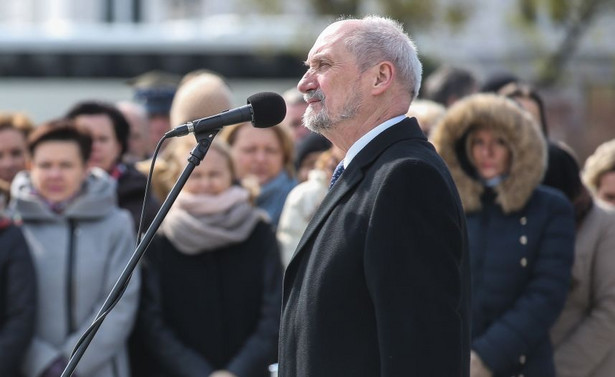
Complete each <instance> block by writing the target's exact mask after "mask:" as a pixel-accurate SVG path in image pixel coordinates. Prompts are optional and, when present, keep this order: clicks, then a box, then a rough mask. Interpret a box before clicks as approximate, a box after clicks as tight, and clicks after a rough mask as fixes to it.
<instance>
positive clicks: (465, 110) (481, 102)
mask: <svg viewBox="0 0 615 377" xmlns="http://www.w3.org/2000/svg"><path fill="white" fill-rule="evenodd" d="M476 128H489V129H493V130H494V131H496V132H497V133H498V134H499V135H501V136H502V137H503V138H504V140H505V142H506V145H508V147H509V148H510V150H511V168H510V172H509V174H508V176H507V177H506V178H505V179H504V180H502V182H501V183H500V184H498V185H497V186H496V187H495V192H496V194H497V199H496V202H497V203H498V204H499V205H500V207H501V208H502V210H503V211H504V213H511V212H515V211H518V210H520V209H521V208H523V207H524V206H525V204H526V203H527V201H528V200H529V198H530V196H531V194H532V192H533V191H534V189H535V188H536V187H537V186H538V185H539V184H540V182H541V181H542V178H543V175H544V172H545V169H546V166H547V148H546V142H545V139H544V137H543V135H542V133H541V132H540V129H539V127H538V125H537V124H536V122H535V121H534V120H533V119H532V118H531V116H530V115H529V114H527V113H526V112H525V111H523V110H521V109H520V108H519V106H518V105H517V104H515V103H514V102H513V101H511V100H509V99H507V98H504V97H501V96H496V95H493V94H475V95H472V96H469V97H467V98H464V99H462V100H460V101H458V102H456V103H455V104H454V105H453V106H452V107H451V108H450V109H449V110H448V111H447V113H446V115H445V116H444V118H442V119H441V120H440V122H439V123H438V124H437V126H436V127H435V129H434V131H433V133H432V135H431V141H432V142H433V144H434V145H435V147H436V149H437V150H438V153H439V154H440V155H441V156H442V158H443V159H444V161H446V164H447V165H448V167H449V169H450V171H451V174H452V176H453V179H454V180H455V183H456V184H457V188H458V190H459V194H460V196H461V200H462V202H463V206H464V209H465V211H466V212H475V211H478V210H480V209H481V201H480V197H481V194H482V193H483V191H484V185H483V183H482V182H481V181H480V179H478V176H477V174H476V170H475V169H474V167H473V166H472V164H471V163H470V161H469V159H468V157H467V152H466V139H467V136H468V134H469V133H470V131H472V130H474V129H476Z"/></svg>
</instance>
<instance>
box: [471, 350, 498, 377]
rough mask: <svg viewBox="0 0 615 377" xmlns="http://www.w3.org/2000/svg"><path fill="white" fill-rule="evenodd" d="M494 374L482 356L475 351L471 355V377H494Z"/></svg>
mask: <svg viewBox="0 0 615 377" xmlns="http://www.w3.org/2000/svg"><path fill="white" fill-rule="evenodd" d="M492 376H493V373H492V372H491V370H489V368H487V366H486V365H485V363H483V361H482V360H481V358H480V356H478V354H477V353H476V352H474V351H472V352H471V353H470V377H492Z"/></svg>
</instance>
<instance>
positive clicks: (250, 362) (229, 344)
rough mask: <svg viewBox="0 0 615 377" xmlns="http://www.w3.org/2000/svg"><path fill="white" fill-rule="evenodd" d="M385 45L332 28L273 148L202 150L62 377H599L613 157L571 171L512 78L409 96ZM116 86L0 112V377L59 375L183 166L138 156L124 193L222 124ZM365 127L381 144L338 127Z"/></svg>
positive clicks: (179, 161)
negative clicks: (99, 94)
mask: <svg viewBox="0 0 615 377" xmlns="http://www.w3.org/2000/svg"><path fill="white" fill-rule="evenodd" d="M400 33H401V32H400V31H399V30H398V29H396V26H395V25H393V24H392V23H390V20H384V19H381V18H378V17H372V18H366V19H363V20H346V21H340V22H337V23H334V24H332V25H331V26H330V27H329V28H327V29H326V30H325V31H324V32H323V34H322V35H321V37H319V39H318V40H317V42H316V44H315V47H314V49H312V51H311V52H310V54H309V56H308V64H309V65H308V72H307V73H306V75H305V76H304V77H303V78H301V80H300V81H299V84H298V89H296V88H291V89H289V90H288V91H287V92H285V93H283V98H284V100H285V102H286V104H287V114H286V118H285V119H284V121H283V122H282V123H281V124H279V125H276V126H273V127H269V128H262V129H261V128H254V127H252V126H251V125H250V123H241V124H237V125H233V126H229V127H225V128H224V129H223V130H222V131H221V132H220V134H219V135H218V136H217V137H216V139H215V140H214V142H213V143H212V144H211V148H210V149H209V151H208V153H207V155H206V157H205V158H204V160H203V161H202V162H201V164H200V165H199V166H197V167H196V168H195V170H194V171H193V172H192V174H191V176H190V177H189V179H188V181H187V182H186V184H185V186H184V187H183V189H182V190H181V192H180V194H179V196H178V197H177V199H176V201H175V202H174V204H173V206H172V207H171V208H170V210H169V212H168V214H167V216H166V217H165V219H164V220H163V222H162V223H161V226H160V228H159V229H158V231H157V232H156V235H155V237H154V239H153V241H152V242H151V244H150V245H149V248H148V250H147V252H146V253H145V255H144V257H143V259H142V260H141V262H140V264H139V268H137V270H135V271H134V273H133V275H132V278H131V281H130V283H129V284H128V285H127V286H126V287H125V289H124V291H123V295H122V298H121V299H120V300H119V302H118V303H117V304H116V305H115V306H114V308H113V310H112V311H111V312H110V313H109V315H108V316H107V318H106V319H105V321H104V323H103V324H102V326H101V327H100V329H99V331H98V333H97V335H96V336H95V337H94V339H93V341H92V343H91V344H90V346H89V348H88V350H87V352H86V353H85V354H84V356H83V358H82V360H81V361H80V362H79V364H78V365H77V368H76V370H75V374H74V375H75V376H79V377H111V376H114V377H131V376H132V377H151V376H153V377H175V376H178V377H184V376H186V377H191V376H195V377H196V376H200V377H207V376H210V377H251V376H253V377H266V376H268V375H269V369H268V368H269V366H270V365H272V364H275V363H277V362H278V361H280V362H281V364H280V366H281V369H280V372H281V374H280V375H281V376H282V377H295V376H309V375H314V376H316V375H318V376H319V377H326V376H328V375H332V376H333V375H336V376H343V375H348V376H359V375H366V376H367V375H373V374H372V373H376V372H374V371H379V373H380V375H382V376H393V375H399V374H397V373H398V372H400V371H408V373H411V372H412V371H415V372H416V373H419V372H420V371H429V370H432V371H438V370H440V371H444V370H445V368H446V366H444V367H443V366H442V365H444V364H447V363H443V362H438V361H436V359H432V357H433V355H435V354H439V355H440V356H441V357H443V359H442V360H448V361H449V363H448V364H451V363H452V364H459V368H461V369H464V368H465V369H467V371H469V374H465V373H460V374H458V375H459V376H470V377H499V376H511V375H515V376H526V377H532V376H540V377H549V376H553V377H554V376H562V377H574V376H577V377H579V376H589V377H603V376H610V375H612V373H613V371H615V273H614V272H615V140H611V141H605V142H604V143H603V144H602V145H600V146H599V147H598V148H596V150H595V153H594V154H593V155H591V156H590V157H589V158H588V159H587V160H586V162H585V163H584V164H583V166H580V165H579V162H578V160H577V157H576V155H575V152H574V151H573V150H572V149H571V148H570V147H568V146H567V145H565V144H563V143H561V142H560V141H557V140H552V139H551V138H550V135H549V127H548V123H547V115H548V114H547V112H546V110H545V106H544V102H543V99H542V97H541V95H540V93H539V90H537V89H536V88H534V87H532V85H531V83H529V82H527V81H525V80H523V79H521V78H519V77H516V76H513V75H498V76H494V77H493V78H489V79H487V80H484V82H481V81H480V80H479V79H478V78H477V77H478V76H477V75H476V74H475V73H473V72H471V71H470V70H468V69H466V68H461V67H454V66H449V65H443V66H441V67H440V68H438V69H437V70H436V71H434V72H433V73H431V74H430V75H429V76H428V77H426V78H425V79H424V80H422V81H423V87H422V89H421V91H420V92H419V88H420V87H421V65H420V62H419V61H418V58H417V55H416V50H415V47H414V45H413V44H412V43H411V42H409V39H407V38H406V37H403V33H402V34H400ZM382 35H386V38H385V39H384V40H386V41H390V43H391V44H395V43H401V45H403V46H404V47H403V48H401V49H394V48H392V49H389V50H387V48H384V47H382V44H381V43H380V42H377V41H379V40H380V39H378V38H380V37H382ZM400 36H401V37H400ZM338 39H339V40H343V41H344V42H345V44H339V43H338ZM370 43H371V44H370ZM404 49H405V50H404ZM391 51H393V52H391ZM395 51H396V52H395ZM399 51H405V52H403V54H409V56H410V57H411V58H412V59H415V60H412V61H409V62H407V63H400V62H399V61H398V60H399V59H397V60H395V59H393V58H391V56H390V54H395V53H400V52H399ZM340 62H341V63H340ZM383 62H384V63H383ZM391 62H392V63H391ZM374 67H375V68H374ZM329 69H331V71H328V70H329ZM370 75H371V76H370ZM356 77H359V79H356ZM298 79H299V78H298ZM344 80H346V81H344ZM131 84H132V85H133V86H134V88H135V97H134V98H133V99H132V100H130V101H123V102H119V103H111V102H107V101H105V100H104V99H100V98H94V99H92V98H84V99H83V100H82V101H80V102H78V103H74V104H69V106H67V108H66V109H60V111H58V114H57V117H55V118H54V119H49V120H46V121H44V122H42V123H41V124H34V122H32V121H31V120H30V118H29V117H28V114H26V113H18V112H13V111H11V110H10V109H2V111H1V112H0V376H3V377H18V376H24V377H59V376H60V375H61V374H62V372H63V370H64V368H65V367H66V366H67V363H68V360H69V358H70V357H71V354H72V351H73V348H74V347H75V345H76V344H77V341H78V339H79V338H80V337H81V335H82V334H83V332H84V331H85V330H86V329H87V328H88V327H89V326H90V324H91V323H92V320H93V319H94V318H95V316H96V315H97V313H98V311H99V309H100V308H101V306H102V304H103V302H104V301H105V299H106V297H107V295H108V293H109V292H110V291H111V289H112V287H113V285H114V284H115V281H116V279H117V278H118V276H119V275H120V274H121V272H122V271H123V269H124V267H125V265H126V263H127V261H128V260H129V258H130V257H131V255H132V253H133V252H134V250H135V248H136V242H137V239H138V236H139V235H142V234H143V233H144V232H145V230H146V229H147V228H148V227H149V226H150V224H151V223H152V221H153V219H154V217H155V215H156V214H157V212H158V209H159V208H160V205H161V203H162V202H164V200H165V199H166V197H167V195H168V194H169V192H170V190H171V189H172V187H173V186H174V184H175V183H176V181H177V179H178V177H179V176H180V174H181V172H182V169H183V168H184V165H185V164H186V161H187V158H188V157H189V155H190V150H191V149H192V148H193V147H194V145H195V144H196V141H195V140H194V138H193V137H183V138H175V139H173V140H171V141H166V142H165V143H164V144H162V148H161V152H160V154H159V155H158V156H157V160H156V164H155V166H154V169H153V174H152V176H151V177H150V178H151V186H149V187H148V186H146V183H147V178H148V175H149V174H150V165H151V163H152V159H151V158H152V153H153V152H154V150H155V149H156V146H157V143H158V142H159V140H160V138H161V137H162V136H163V135H164V133H165V132H166V131H168V130H169V129H171V128H172V127H173V126H177V125H180V124H183V123H185V122H187V121H190V120H193V119H198V118H202V117H206V116H210V115H214V114H218V113H220V112H223V111H225V110H227V109H230V108H231V107H233V104H232V91H231V88H230V87H229V86H228V84H227V83H226V82H225V80H224V77H221V76H220V75H218V74H217V73H216V72H212V71H208V70H199V71H194V72H188V73H186V74H185V75H184V76H182V77H178V76H175V75H172V74H167V73H164V72H149V73H146V74H144V75H142V76H139V77H138V78H135V79H134V80H133V81H132V82H131ZM368 87H369V89H366V88H368ZM419 93H420V94H419ZM417 96H418V98H417ZM326 101H332V102H326ZM315 103H319V104H320V103H324V104H326V105H315ZM0 106H1V105H0ZM316 106H322V109H323V110H322V111H323V113H316V110H314V109H315V108H316ZM324 112H328V113H326V114H325V113H324ZM323 114H324V115H323ZM331 114H333V116H331V117H330V118H327V117H326V116H325V115H331ZM372 117H373V118H374V119H378V120H377V121H374V124H373V126H378V125H379V124H380V125H381V126H382V125H385V127H382V128H379V129H378V132H380V133H381V134H378V135H377V134H370V132H371V131H370V132H368V131H369V129H368V128H367V125H369V124H368V123H367V122H363V123H358V122H356V119H357V118H360V119H368V120H371V119H372ZM389 120H390V121H389ZM393 120H396V121H397V122H394V121H393ZM385 121H389V122H388V123H387V122H385ZM353 122H354V123H353ZM382 122H384V123H382ZM358 124H361V126H358ZM306 126H308V127H306ZM334 126H335V127H337V128H335V127H334ZM353 127H354V128H353ZM360 127H366V128H365V129H361V128H360ZM379 127H380V126H379ZM419 127H420V129H419ZM376 128H378V127H374V129H376ZM415 128H416V130H415ZM372 131H373V130H372ZM415 131H416V132H415ZM323 135H324V136H323ZM364 135H371V136H370V137H371V138H372V139H371V140H375V141H377V140H380V143H381V144H382V145H380V146H378V147H377V146H376V143H373V142H371V141H369V140H368V141H365V143H364V145H362V149H359V150H357V149H356V146H355V145H354V144H353V143H354V142H356V141H357V140H359V141H360V140H362V139H361V138H360V137H359V136H364ZM325 136H326V138H325ZM387 138H388V139H387ZM383 140H384V141H386V143H389V144H390V146H389V145H388V144H386V143H384V141H383ZM385 144H386V147H385V146H384V145H385ZM404 148H405V149H404ZM364 151H365V152H364ZM407 151H410V152H407ZM368 154H369V155H368ZM449 173H450V176H449V175H448V174H449ZM404 175H405V176H404ZM339 176H341V177H342V180H341V181H338V182H339V183H337V184H333V183H331V179H332V178H335V179H337V178H338V177H339ZM365 177H367V178H365ZM400 177H401V178H400ZM418 181H422V183H421V185H419V183H418ZM425 182H427V183H425ZM428 184H429V185H428ZM457 193H458V194H457ZM449 194H450V197H449V196H448V195H449ZM145 197H147V198H148V199H147V200H146V201H145V200H144V198H145ZM393 199H395V200H393ZM323 208H324V209H323ZM315 216H316V217H315ZM313 219H314V221H312V220H313ZM139 231H140V233H139ZM438 232H440V233H444V234H435V233H438ZM385 251H386V253H385ZM457 252H458V253H457ZM357 255H360V257H357ZM434 263H437V264H439V266H438V268H433V269H432V267H433V264H434ZM287 267H288V269H287V270H286V271H287V275H288V276H286V277H284V271H285V269H286V268H287ZM332 271H335V274H333V273H332ZM468 271H469V273H468ZM453 272H454V276H452V275H451V276H449V275H450V274H452V273H453ZM419 278H420V279H423V280H421V281H420V282H419V281H418V279H419ZM284 279H286V281H285V282H284V284H285V285H284V289H283V280H284ZM430 279H440V280H433V281H431V280H430ZM466 280H467V281H466ZM466 283H467V285H468V286H467V287H464V284H466ZM391 286H394V287H395V289H391ZM398 288H399V289H398ZM465 288H467V290H468V292H469V293H470V295H469V296H466V292H465V291H464V289H465ZM469 297H471V299H470V298H469ZM404 300H407V301H408V302H405V303H401V304H400V302H403V301H404ZM396 305H397V306H396ZM464 305H467V308H465V307H464ZM399 307H402V308H403V310H399V311H396V310H397V309H398V308H399ZM451 307H454V310H450V311H449V309H451ZM328 308H333V309H328ZM421 309H425V311H423V312H421V314H419V310H421ZM466 309H467V313H466ZM370 310H373V313H372V312H370ZM345 311H348V312H352V318H348V317H349V316H348V315H347V314H346V312H345ZM404 316H406V317H404ZM430 320H431V321H432V322H434V324H433V325H428V324H427V323H428V322H429V321H430ZM450 321H453V322H454V321H459V323H458V324H457V325H458V326H459V327H454V326H452V325H451V323H450ZM466 321H468V322H467V323H466ZM464 323H466V324H467V326H466V325H464ZM417 324H418V327H419V328H420V330H421V331H418V330H417V328H415V327H411V326H416V325H417ZM434 326H437V328H438V330H437V331H436V330H434ZM322 331H326V332H329V334H328V336H329V338H327V342H326V346H322V344H320V343H319V342H322V339H323V338H322ZM405 331H414V332H415V334H416V339H414V340H413V341H412V342H404V341H403V339H402V337H403V334H404V332H405ZM351 332H355V333H354V334H352V336H349V335H348V334H349V333H351ZM356 333H361V334H363V335H361V336H360V337H359V336H358V335H357V334H356ZM280 334H281V336H282V337H283V339H282V338H280ZM447 336H450V337H451V338H452V339H454V340H455V342H457V344H455V345H454V347H450V348H448V349H446V350H444V349H442V350H439V351H438V350H435V349H430V347H431V348H437V347H438V346H440V345H441V344H440V343H438V341H436V339H435V338H438V339H440V338H442V337H447ZM374 339H378V340H377V342H376V343H374V344H370V342H371V341H372V340H374ZM465 341H467V342H468V344H467V345H465V344H464V343H463V342H465ZM421 342H423V344H422V346H419V343H421ZM298 343H301V344H298ZM400 345H403V347H406V346H407V347H410V348H408V349H405V350H401V351H400V350H399V349H395V347H398V348H399V347H400ZM389 348H390V349H389ZM423 348H424V349H423ZM466 348H467V349H466ZM466 351H467V355H461V356H460V358H459V359H458V360H456V359H455V355H453V354H454V353H456V352H457V353H459V352H461V353H463V352H466ZM334 352H338V354H337V355H336V354H333V353H334ZM384 352H390V354H389V353H387V355H388V357H390V359H384V356H383V354H382V353H384ZM410 352H414V353H416V356H417V357H419V356H420V358H421V359H422V360H421V361H420V362H419V361H416V360H412V361H409V356H408V353H410ZM445 354H446V355H445ZM297 355H298V356H297ZM449 356H450V357H451V359H447V357H449ZM466 356H467V357H466ZM291 358H292V361H290V359H291ZM320 358H322V360H326V361H323V362H322V363H321V364H319V365H318V366H314V365H313V364H318V363H319V362H320V361H321V359H320ZM327 358H331V359H336V360H335V361H331V360H327ZM395 358H405V360H404V362H400V361H399V359H395ZM352 360H361V362H362V363H363V364H361V363H359V364H357V365H356V366H354V367H353V368H354V369H353V368H350V369H348V364H345V363H350V362H351V361H352ZM450 360H453V361H450ZM303 363H304V364H303ZM436 364H442V365H440V366H438V365H436ZM449 366H450V365H449ZM342 367H343V368H345V369H344V370H343V371H342V370H341V369H338V368H342ZM440 367H442V368H441V369H440ZM404 368H416V369H404ZM423 368H425V369H423ZM461 369H460V370H461ZM344 373H347V374H344ZM433 373H436V372H433ZM434 375H437V373H436V374H434Z"/></svg>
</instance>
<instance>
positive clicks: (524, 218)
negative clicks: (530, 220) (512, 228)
mask: <svg viewBox="0 0 615 377" xmlns="http://www.w3.org/2000/svg"><path fill="white" fill-rule="evenodd" d="M519 222H520V223H521V225H526V224H527V217H525V216H523V217H522V218H521V219H520V220H519Z"/></svg>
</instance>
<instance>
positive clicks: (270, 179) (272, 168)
mask: <svg viewBox="0 0 615 377" xmlns="http://www.w3.org/2000/svg"><path fill="white" fill-rule="evenodd" d="M220 136H221V138H222V139H223V140H224V141H226V142H227V143H228V144H229V145H230V146H231V152H232V156H233V161H234V163H235V170H236V171H237V178H239V179H240V180H242V181H248V182H254V183H255V184H256V186H257V187H258V190H259V194H258V196H257V197H256V205H257V206H258V207H260V208H262V209H264V210H265V211H266V212H267V213H268V215H269V218H270V219H271V223H272V224H273V225H274V226H277V224H278V222H279V220H280V215H281V213H282V208H283V207H284V202H285V201H286V197H287V195H288V193H289V192H290V190H292V189H293V187H295V186H296V185H297V180H296V179H295V177H294V167H293V142H292V139H291V138H290V136H289V135H288V133H287V131H286V130H285V129H284V128H282V126H280V125H276V126H273V127H269V128H255V127H252V125H251V124H250V123H241V124H238V125H235V126H232V127H227V128H225V129H224V130H222V133H221V135H220ZM246 184H251V183H246Z"/></svg>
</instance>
